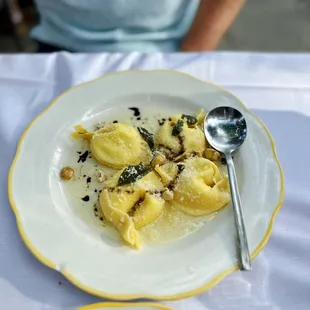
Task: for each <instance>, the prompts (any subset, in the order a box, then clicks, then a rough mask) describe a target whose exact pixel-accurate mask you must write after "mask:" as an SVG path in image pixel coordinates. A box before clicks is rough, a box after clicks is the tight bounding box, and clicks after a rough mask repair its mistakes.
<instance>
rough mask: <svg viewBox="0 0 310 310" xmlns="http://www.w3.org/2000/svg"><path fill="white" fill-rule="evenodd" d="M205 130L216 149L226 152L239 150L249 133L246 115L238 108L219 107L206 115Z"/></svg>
mask: <svg viewBox="0 0 310 310" xmlns="http://www.w3.org/2000/svg"><path fill="white" fill-rule="evenodd" d="M204 132H205V135H206V138H207V140H208V142H209V143H210V144H211V146H213V147H214V148H215V149H216V150H218V151H220V152H222V153H224V154H226V153H232V152H234V151H235V150H237V149H238V148H239V147H240V146H241V144H242V143H243V142H244V140H245V138H246V135H247V126H246V121H245V118H244V116H243V115H242V114H241V113H240V112H239V111H238V110H236V109H234V108H230V107H219V108H216V109H214V110H212V111H211V112H210V113H208V115H207V116H206V120H205V122H204Z"/></svg>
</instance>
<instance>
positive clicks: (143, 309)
mask: <svg viewBox="0 0 310 310" xmlns="http://www.w3.org/2000/svg"><path fill="white" fill-rule="evenodd" d="M115 309H121V310H173V309H172V308H170V307H167V306H164V305H159V304H154V303H114V302H108V303H97V304H92V305H88V306H84V307H81V308H79V309H77V310H115Z"/></svg>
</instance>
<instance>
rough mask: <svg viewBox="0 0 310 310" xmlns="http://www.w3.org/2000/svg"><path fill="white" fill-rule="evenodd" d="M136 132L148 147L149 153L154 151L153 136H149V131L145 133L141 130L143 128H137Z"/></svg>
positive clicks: (144, 130)
mask: <svg viewBox="0 0 310 310" xmlns="http://www.w3.org/2000/svg"><path fill="white" fill-rule="evenodd" d="M138 131H139V133H140V135H141V137H142V138H143V139H144V141H145V142H146V143H147V144H148V145H149V147H150V149H151V151H154V150H155V148H154V145H155V143H154V136H153V134H151V133H150V132H149V131H147V129H145V128H143V127H138Z"/></svg>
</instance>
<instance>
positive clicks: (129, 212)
mask: <svg viewBox="0 0 310 310" xmlns="http://www.w3.org/2000/svg"><path fill="white" fill-rule="evenodd" d="M205 115H206V113H205V112H204V111H203V110H201V111H199V112H198V114H197V116H196V117H194V116H188V115H183V114H178V115H174V116H171V117H169V118H168V119H167V120H166V121H165V122H164V123H163V124H161V127H160V128H159V129H158V131H157V132H156V133H155V136H154V137H153V135H152V134H151V133H149V132H148V131H147V130H146V129H145V128H142V129H141V128H138V129H139V130H137V129H136V128H134V127H132V126H129V125H126V124H121V123H117V124H111V125H108V126H105V127H104V128H101V129H99V130H97V131H94V132H91V131H87V130H86V129H85V128H83V127H82V126H80V125H79V126H76V127H75V132H74V133H73V137H75V138H82V139H86V140H88V141H89V144H90V150H91V152H92V155H93V156H94V158H95V159H96V160H97V161H98V162H99V163H100V164H102V165H105V166H108V167H112V168H115V169H120V170H118V171H116V172H115V173H114V175H113V176H112V177H111V178H110V179H108V180H107V181H106V182H105V183H104V185H103V188H102V191H101V194H100V197H99V204H100V208H101V210H102V213H103V215H104V216H105V218H106V219H107V220H108V221H109V222H110V223H111V224H112V225H113V226H114V227H115V228H116V229H117V230H118V231H119V233H120V235H121V237H122V238H123V240H124V241H125V242H126V243H128V244H129V245H131V246H133V247H136V248H140V246H141V236H140V233H139V230H140V229H141V228H142V227H144V226H147V225H149V224H150V223H153V222H154V221H156V220H157V219H158V218H159V217H161V216H164V215H163V214H164V210H165V208H166V207H167V206H168V204H170V205H172V206H173V207H175V208H177V209H179V210H181V211H183V212H184V213H186V214H188V215H190V216H201V215H207V214H210V213H214V212H216V211H218V210H220V209H221V208H223V207H224V206H225V205H226V204H227V203H228V202H229V201H230V194H229V186H228V180H227V177H226V176H224V175H222V174H221V172H220V170H219V167H218V166H219V162H218V161H216V160H214V161H211V160H209V159H207V158H205V157H204V156H205V154H206V153H208V152H205V151H206V149H208V150H210V146H208V144H207V142H206V140H205V137H204V133H203V131H202V128H201V122H202V121H203V119H204V117H205ZM154 145H155V147H154ZM214 158H216V159H217V158H218V157H214Z"/></svg>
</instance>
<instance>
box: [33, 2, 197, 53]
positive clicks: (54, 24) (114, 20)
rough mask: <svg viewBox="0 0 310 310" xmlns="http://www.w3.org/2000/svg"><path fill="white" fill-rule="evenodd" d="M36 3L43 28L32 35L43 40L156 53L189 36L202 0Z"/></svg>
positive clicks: (80, 47) (96, 48) (82, 47)
mask: <svg viewBox="0 0 310 310" xmlns="http://www.w3.org/2000/svg"><path fill="white" fill-rule="evenodd" d="M36 3H37V7H38V10H39V13H40V24H39V25H38V26H37V27H36V28H35V29H34V30H33V37H34V38H36V39H38V40H42V41H43V42H46V43H50V44H55V45H58V46H63V47H65V48H68V49H72V50H77V51H100V50H103V51H104V50H106V51H130V50H142V51H148V50H150V51H151V50H156V49H164V50H165V49H168V50H169V49H171V50H173V49H174V47H173V45H175V44H177V42H179V41H180V39H181V38H182V37H183V36H184V35H185V33H186V32H187V30H188V28H189V26H190V24H191V22H192V19H193V17H194V15H195V12H196V10H197V6H198V3H199V0H53V1H49V0H36ZM170 45H171V46H170ZM157 46H158V48H157Z"/></svg>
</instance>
